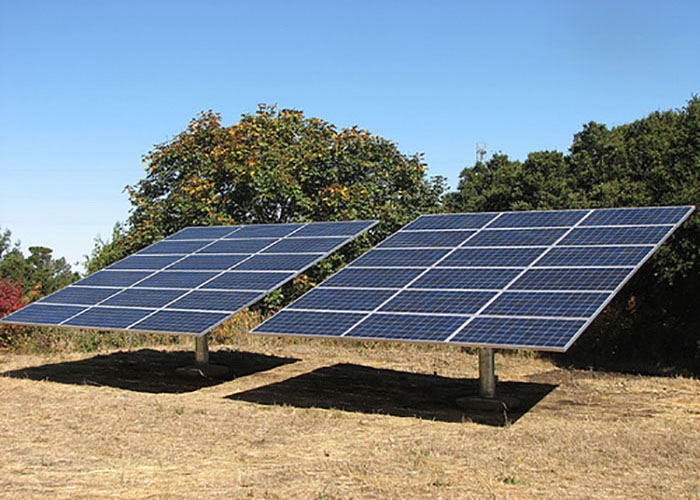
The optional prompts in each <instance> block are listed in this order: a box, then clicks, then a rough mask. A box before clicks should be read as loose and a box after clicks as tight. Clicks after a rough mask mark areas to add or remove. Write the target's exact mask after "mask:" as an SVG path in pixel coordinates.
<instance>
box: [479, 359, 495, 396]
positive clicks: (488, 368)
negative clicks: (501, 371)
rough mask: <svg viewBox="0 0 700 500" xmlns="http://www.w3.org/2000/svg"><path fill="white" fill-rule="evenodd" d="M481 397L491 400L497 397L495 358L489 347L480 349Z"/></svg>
mask: <svg viewBox="0 0 700 500" xmlns="http://www.w3.org/2000/svg"><path fill="white" fill-rule="evenodd" d="M479 395H480V396H481V397H482V398H489V399H493V398H495V397H496V373H495V369H494V356H493V349H491V348H489V347H480V348H479Z"/></svg>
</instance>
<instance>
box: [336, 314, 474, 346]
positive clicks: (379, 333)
mask: <svg viewBox="0 0 700 500" xmlns="http://www.w3.org/2000/svg"><path fill="white" fill-rule="evenodd" d="M466 319H467V318H465V317H464V316H430V315H420V316H419V315H413V314H373V315H372V316H370V317H369V318H367V320H366V321H363V322H362V323H360V324H359V325H358V326H357V327H355V328H353V329H352V330H351V331H350V332H348V333H347V335H348V336H349V337H352V338H360V339H378V340H380V339H381V340H411V341H418V342H441V341H443V340H445V339H446V338H447V337H449V336H450V334H451V333H452V332H454V331H455V330H456V329H457V328H459V326H460V325H461V324H462V323H464V322H465V321H466Z"/></svg>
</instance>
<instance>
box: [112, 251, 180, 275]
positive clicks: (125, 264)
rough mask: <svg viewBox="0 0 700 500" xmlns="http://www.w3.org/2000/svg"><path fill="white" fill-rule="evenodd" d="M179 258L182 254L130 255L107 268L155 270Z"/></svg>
mask: <svg viewBox="0 0 700 500" xmlns="http://www.w3.org/2000/svg"><path fill="white" fill-rule="evenodd" d="M181 258H182V255H132V256H131V257H127V258H126V259H122V260H120V261H119V262H115V263H114V264H112V265H111V266H109V267H108V268H107V269H110V270H113V269H130V270H149V271H157V270H158V269H162V268H164V267H165V266H167V265H169V264H172V263H173V262H175V261H176V260H178V259H181Z"/></svg>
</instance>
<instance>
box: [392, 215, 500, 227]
mask: <svg viewBox="0 0 700 500" xmlns="http://www.w3.org/2000/svg"><path fill="white" fill-rule="evenodd" d="M497 215H498V214H497V213H476V214H449V215H445V214H441V215H421V216H420V217H418V218H417V219H416V220H414V221H413V222H411V223H410V224H409V225H408V226H406V227H404V229H479V228H480V227H483V226H485V225H486V224H487V223H488V222H490V221H491V219H493V218H495V217H496V216H497Z"/></svg>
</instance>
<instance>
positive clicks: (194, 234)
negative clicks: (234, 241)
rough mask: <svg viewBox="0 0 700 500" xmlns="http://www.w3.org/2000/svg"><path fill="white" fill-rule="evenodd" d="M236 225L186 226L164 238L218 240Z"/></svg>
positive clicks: (234, 228)
mask: <svg viewBox="0 0 700 500" xmlns="http://www.w3.org/2000/svg"><path fill="white" fill-rule="evenodd" d="M237 229H238V226H213V227H186V228H185V229H182V230H181V231H178V232H177V233H175V234H173V235H171V236H168V237H167V238H165V240H166V241H171V240H218V239H219V238H224V237H226V236H227V235H230V234H231V233H233V232H235V231H236V230H237Z"/></svg>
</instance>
